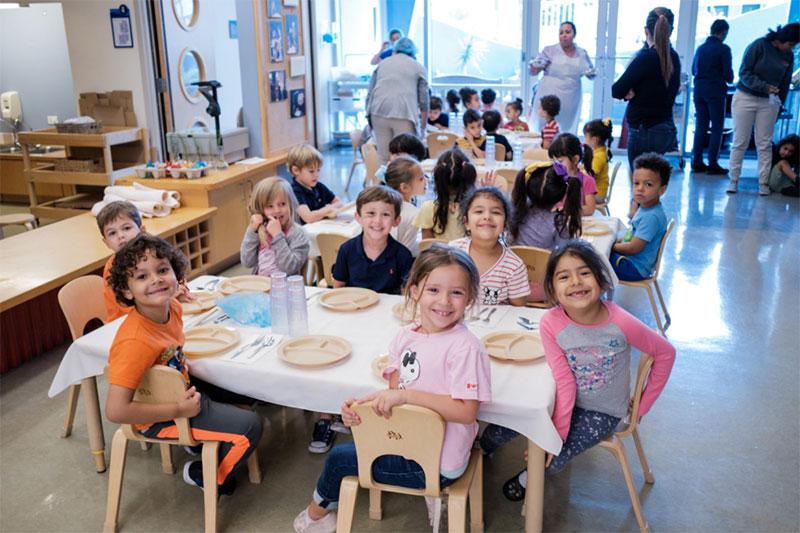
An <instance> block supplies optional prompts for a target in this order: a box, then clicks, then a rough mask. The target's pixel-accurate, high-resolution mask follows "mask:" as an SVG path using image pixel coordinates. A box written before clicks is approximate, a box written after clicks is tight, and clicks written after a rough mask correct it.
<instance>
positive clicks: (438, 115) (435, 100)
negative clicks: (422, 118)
mask: <svg viewBox="0 0 800 533" xmlns="http://www.w3.org/2000/svg"><path fill="white" fill-rule="evenodd" d="M430 107H431V110H430V111H428V130H433V131H436V130H446V129H447V128H448V127H449V126H450V117H449V116H448V115H447V113H442V99H441V98H439V97H438V96H431V105H430Z"/></svg>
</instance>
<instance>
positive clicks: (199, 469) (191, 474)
mask: <svg viewBox="0 0 800 533" xmlns="http://www.w3.org/2000/svg"><path fill="white" fill-rule="evenodd" d="M183 481H184V482H186V484H187V485H192V486H195V487H200V488H201V489H202V488H203V462H202V461H188V462H187V463H186V464H184V465H183ZM235 490H236V478H235V477H234V476H232V475H230V476H228V479H226V480H225V482H224V483H223V484H222V485H218V486H217V495H218V496H230V495H231V494H233V493H234V491H235Z"/></svg>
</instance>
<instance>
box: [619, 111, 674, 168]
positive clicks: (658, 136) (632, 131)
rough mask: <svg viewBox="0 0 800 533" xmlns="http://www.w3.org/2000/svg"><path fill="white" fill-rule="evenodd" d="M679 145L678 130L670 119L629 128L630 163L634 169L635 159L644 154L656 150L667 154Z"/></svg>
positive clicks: (658, 152)
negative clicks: (650, 124) (648, 125)
mask: <svg viewBox="0 0 800 533" xmlns="http://www.w3.org/2000/svg"><path fill="white" fill-rule="evenodd" d="M677 145H678V130H676V129H675V124H674V123H673V122H672V121H671V120H670V121H667V122H661V123H659V124H654V125H653V126H650V127H649V128H648V127H645V126H639V127H638V128H634V127H630V128H629V129H628V164H629V165H630V167H631V170H633V161H634V160H635V159H636V158H637V157H639V156H640V155H642V154H645V153H648V152H655V153H657V154H665V153H667V152H669V151H671V150H674V149H675V147H677Z"/></svg>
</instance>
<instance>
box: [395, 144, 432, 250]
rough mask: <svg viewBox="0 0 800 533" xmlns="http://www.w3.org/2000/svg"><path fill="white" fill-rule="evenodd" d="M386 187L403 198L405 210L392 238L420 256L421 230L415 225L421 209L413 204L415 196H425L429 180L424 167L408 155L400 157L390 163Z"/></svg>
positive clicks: (401, 212)
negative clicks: (426, 177) (423, 170)
mask: <svg viewBox="0 0 800 533" xmlns="http://www.w3.org/2000/svg"><path fill="white" fill-rule="evenodd" d="M384 180H385V181H386V185H388V186H389V187H391V188H392V189H394V190H396V191H397V192H399V193H400V194H401V195H402V197H403V209H402V210H401V211H400V225H399V226H397V227H396V228H393V229H392V231H391V235H392V237H394V238H395V239H397V241H398V242H399V243H400V244H402V245H403V246H405V247H406V248H408V249H409V251H411V255H413V256H414V257H417V255H418V254H419V239H420V231H419V228H418V227H416V226H415V225H414V220H415V219H416V218H417V214H418V213H419V208H418V207H417V206H415V205H414V204H412V203H411V201H412V200H413V199H414V197H415V196H422V195H423V194H425V186H426V185H427V180H426V179H425V174H423V173H422V167H421V166H420V164H419V162H418V161H416V160H415V159H414V158H412V157H409V156H407V155H401V156H398V157H397V159H395V160H393V161H392V162H390V163H389V166H388V167H387V168H386V173H385V174H384Z"/></svg>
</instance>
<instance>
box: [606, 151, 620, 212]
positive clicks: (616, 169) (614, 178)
mask: <svg viewBox="0 0 800 533" xmlns="http://www.w3.org/2000/svg"><path fill="white" fill-rule="evenodd" d="M621 166H622V161H617V162H616V163H614V169H613V170H612V171H611V179H609V180H608V190H606V203H608V202H610V201H611V190H612V189H613V188H614V182H615V181H617V172H619V168H620V167H621Z"/></svg>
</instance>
